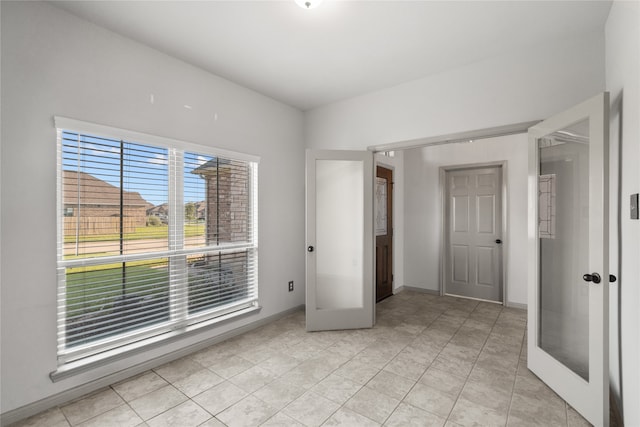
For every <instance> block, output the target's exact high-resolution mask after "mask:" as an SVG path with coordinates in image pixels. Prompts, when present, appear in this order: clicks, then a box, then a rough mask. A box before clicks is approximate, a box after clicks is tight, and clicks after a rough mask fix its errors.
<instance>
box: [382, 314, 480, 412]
mask: <svg viewBox="0 0 640 427" xmlns="http://www.w3.org/2000/svg"><path fill="white" fill-rule="evenodd" d="M476 306H477V305H476ZM474 310H475V309H474ZM444 313H446V311H444V312H442V313H440V314H439V315H438V317H436V318H435V319H434V320H433V322H431V324H433V323H435V322H436V320H438V319H439V318H440V317H442V316H443V315H444ZM466 319H468V316H467V317H466ZM462 325H464V322H462V323H461V324H460V326H458V328H457V329H456V331H455V332H454V333H453V334H452V335H451V338H449V340H448V341H447V342H446V344H444V345H443V346H442V348H441V349H440V351H438V354H436V356H435V357H434V358H433V360H432V361H431V363H429V365H428V366H427V367H426V369H425V370H424V372H427V370H429V368H430V367H431V366H432V365H433V362H434V361H435V360H436V359H437V358H438V356H440V354H441V353H442V351H443V350H444V349H445V348H446V347H447V345H448V344H449V343H450V342H451V340H452V339H453V337H455V336H456V334H457V333H458V331H460V328H461V327H462ZM426 329H428V328H426ZM426 329H425V330H426ZM485 342H486V340H485ZM385 366H386V365H385ZM434 369H436V368H434ZM424 372H423V373H422V375H421V376H420V378H422V376H424ZM470 374H471V373H469V374H467V376H466V377H465V382H464V383H463V385H462V387H461V388H460V390H459V391H458V393H457V394H456V398H455V400H454V402H453V405H452V406H451V409H450V410H449V413H448V414H447V416H446V417H441V416H440V415H438V414H435V413H433V412H431V411H429V410H426V409H424V408H420V409H422V410H423V411H426V412H429V413H430V414H433V415H436V416H438V417H441V418H444V419H445V423H446V422H447V421H448V420H449V417H450V416H451V412H452V411H453V408H455V406H456V403H457V402H458V398H459V397H460V394H461V393H462V389H463V388H464V386H465V384H466V382H467V378H468V376H469V375H470ZM420 378H419V379H418V380H416V381H415V383H414V384H413V386H411V388H410V389H409V391H408V392H407V394H406V395H405V397H404V398H402V400H401V402H405V398H406V397H407V396H408V395H409V394H410V393H411V391H412V390H413V389H414V388H415V387H416V385H417V384H418V383H419V382H420ZM405 403H406V404H409V405H411V404H410V403H409V402H405ZM398 405H399V404H398ZM411 406H414V405H411ZM392 414H393V412H392ZM389 416H391V415H389ZM386 421H387V420H385V422H386Z"/></svg>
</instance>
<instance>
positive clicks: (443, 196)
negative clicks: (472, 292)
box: [438, 160, 520, 308]
mask: <svg viewBox="0 0 640 427" xmlns="http://www.w3.org/2000/svg"><path fill="white" fill-rule="evenodd" d="M490 167H499V168H500V170H501V172H500V173H501V175H502V177H501V178H502V186H501V190H500V196H501V197H502V209H501V210H502V212H501V213H502V224H501V233H502V238H501V240H502V244H501V246H502V248H501V251H502V254H501V266H502V268H501V270H502V271H501V274H502V301H500V303H502V305H504V306H506V305H507V301H509V299H508V298H507V289H508V286H507V284H508V282H507V271H508V268H507V267H508V262H509V259H508V258H509V239H508V232H509V230H508V227H509V199H508V194H509V192H508V189H509V184H508V179H507V176H508V173H507V161H506V160H503V161H498V162H488V163H471V164H464V165H452V166H441V167H440V171H439V178H440V182H439V184H440V185H439V189H440V263H439V266H440V268H439V271H438V283H439V284H440V296H444V295H445V294H446V285H445V276H446V274H445V269H446V268H447V267H446V254H447V244H448V241H449V238H448V232H449V230H448V228H447V217H446V216H447V205H446V204H447V172H448V171H455V170H461V169H481V168H490ZM490 302H492V303H493V302H495V301H490ZM518 308H520V307H518Z"/></svg>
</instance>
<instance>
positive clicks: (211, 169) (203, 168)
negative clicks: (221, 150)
mask: <svg viewBox="0 0 640 427" xmlns="http://www.w3.org/2000/svg"><path fill="white" fill-rule="evenodd" d="M229 164H231V160H229V159H224V158H216V157H214V158H212V159H211V160H209V161H208V162H206V163H204V164H202V165H200V166H198V167H197V168H195V169H194V170H192V171H191V173H192V174H195V175H211V174H215V173H216V171H217V170H218V167H219V166H222V165H229Z"/></svg>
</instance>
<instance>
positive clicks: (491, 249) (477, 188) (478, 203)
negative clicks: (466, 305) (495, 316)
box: [444, 167, 502, 302]
mask: <svg viewBox="0 0 640 427" xmlns="http://www.w3.org/2000/svg"><path fill="white" fill-rule="evenodd" d="M445 179H446V191H447V201H446V208H445V211H446V213H445V214H446V222H445V224H446V226H445V227H446V233H447V238H446V242H447V247H446V254H445V274H444V278H445V282H444V283H445V293H446V294H448V295H457V296H463V297H470V298H478V299H483V300H488V301H496V302H502V262H501V261H502V253H501V245H502V169H501V168H500V167H486V168H475V169H457V170H449V171H447V172H446V174H445Z"/></svg>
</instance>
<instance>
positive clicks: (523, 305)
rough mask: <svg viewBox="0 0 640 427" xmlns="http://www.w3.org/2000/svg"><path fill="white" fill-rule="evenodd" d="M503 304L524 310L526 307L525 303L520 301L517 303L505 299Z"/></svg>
mask: <svg viewBox="0 0 640 427" xmlns="http://www.w3.org/2000/svg"><path fill="white" fill-rule="evenodd" d="M504 306H505V307H509V308H519V309H521V310H526V309H527V304H522V303H519V302H509V301H507V302H506V303H505V304H504Z"/></svg>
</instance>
